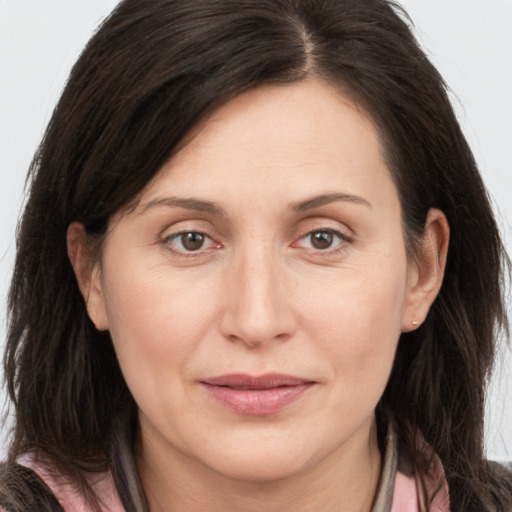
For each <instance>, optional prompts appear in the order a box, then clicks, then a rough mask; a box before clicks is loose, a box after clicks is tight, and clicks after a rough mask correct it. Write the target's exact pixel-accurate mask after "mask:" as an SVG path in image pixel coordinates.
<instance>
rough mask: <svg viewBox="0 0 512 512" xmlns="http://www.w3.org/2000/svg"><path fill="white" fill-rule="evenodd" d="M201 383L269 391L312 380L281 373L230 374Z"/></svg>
mask: <svg viewBox="0 0 512 512" xmlns="http://www.w3.org/2000/svg"><path fill="white" fill-rule="evenodd" d="M201 382H202V383H204V384H209V385H210V386H224V387H230V388H237V389H271V388H278V387H283V386H300V385H301V384H312V383H313V381H312V380H308V379H303V378H301V377H294V376H293V375H285V374H282V373H266V374H264V375H259V376H253V375H247V374H244V373H231V374H228V375H220V376H218V377H211V378H207V379H202V380H201Z"/></svg>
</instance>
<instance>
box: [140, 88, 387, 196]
mask: <svg viewBox="0 0 512 512" xmlns="http://www.w3.org/2000/svg"><path fill="white" fill-rule="evenodd" d="M171 189H172V192H173V195H175V193H180V194H185V195H187V196H188V197H194V196H201V197H206V198H208V199H211V200H212V201H215V202H218V201H219V200H222V201H226V200H235V199H237V198H239V199H241V200H242V201H247V200H252V199H256V198H258V200H259V201H260V202H261V200H262V197H261V196H264V195H265V192H267V194H268V191H269V189H272V193H273V196H275V195H276V194H275V192H276V190H277V191H279V193H280V194H279V195H280V197H281V198H282V199H283V201H284V200H289V202H294V201H298V200H301V199H303V198H306V197H310V196H312V195H314V194H315V193H319V194H320V193H331V192H336V193H339V192H341V193H345V194H353V195H359V196H361V195H363V194H365V195H368V194H369V195H370V196H371V195H374V196H376V197H373V198H372V199H373V200H374V201H375V200H377V202H378V201H381V200H382V199H384V200H387V199H388V198H387V196H386V194H387V193H391V195H396V190H395V187H394V185H393V183H392V180H391V177H390V174H389V171H388V168H387V166H386V164H385V160H384V158H383V148H382V143H381V139H380V136H379V133H378V130H377V129H376V128H375V126H374V123H373V122H372V120H371V119H370V117H369V116H368V115H367V114H366V113H365V112H364V111H363V110H362V109H361V108H359V107H358V106H357V105H356V104H354V103H353V102H352V101H350V99H349V98H347V97H345V96H343V95H342V94H341V93H340V92H339V91H338V90H336V89H334V88H333V87H331V86H330V85H329V84H327V83H325V82H321V81H317V80H305V81H302V82H299V83H295V84H291V85H268V86H262V87H259V88H257V89H254V90H251V91H248V92H246V93H244V94H241V95H240V96H238V97H236V98H234V99H232V100H231V101H229V102H227V103H226V104H225V105H223V106H222V107H221V108H219V109H218V110H217V111H215V112H214V113H213V114H211V115H210V116H209V117H208V118H206V119H205V120H204V121H203V122H201V123H200V124H199V125H198V126H197V127H196V128H195V129H194V130H193V131H192V132H191V134H190V135H189V137H188V138H187V140H186V143H185V144H184V145H183V146H182V148H181V149H180V150H179V151H178V152H177V153H176V154H175V155H174V156H173V157H172V158H171V159H170V160H169V161H168V162H167V163H166V164H165V165H164V166H163V168H162V169H161V170H160V172H159V173H158V175H157V177H156V178H155V179H154V180H153V181H152V182H150V184H149V186H148V187H147V188H146V189H145V191H144V193H143V197H142V199H143V201H141V202H147V201H151V200H152V199H154V198H156V197H157V196H158V195H159V194H161V193H165V192H170V191H171ZM260 192H261V194H260V197H259V196H258V193H260ZM388 195H389V194H388ZM379 196H381V197H379ZM139 204H140V203H139ZM261 205H262V206H263V203H261Z"/></svg>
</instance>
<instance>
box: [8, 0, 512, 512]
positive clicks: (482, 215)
mask: <svg viewBox="0 0 512 512" xmlns="http://www.w3.org/2000/svg"><path fill="white" fill-rule="evenodd" d="M401 16H402V13H401V12H400V10H399V8H398V7H397V6H395V5H392V4H391V3H388V2H384V1H382V0H350V1H349V0H346V1H343V0H316V1H315V0H268V1H262V0H258V1H251V0H243V1H237V2H228V1H212V0H179V1H170V0H162V1H158V2H155V1H154V0H151V1H149V0H126V1H124V2H122V3H121V4H120V5H119V6H118V8H117V9H116V10H115V11H114V13H113V14H112V15H111V16H110V17H109V18H108V19H107V20H106V22H105V23H104V24H103V25H102V27H101V28H100V30H99V31H98V33H97V34H96V35H95V36H94V37H93V39H92V40H91V41H90V43H89V44H88V46H87V48H86V50H85V51H84V53H83V55H82V56H81V58H80V59H79V61H78V62H77V64H76V65H75V67H74V69H73V71H72V74H71V77H70V79H69V81H68V84H67V86H66V88H65V91H64V93H63V95H62V98H61V100H60V102H59V105H58V106H57V109H56V111H55V113H54V115H53V118H52V120H51V122H50V125H49V127H48V130H47V133H46V135H45V138H44V140H43V143H42V145H41V147H40V149H39V151H38V154H37V155H36V158H35V160H34V163H33V166H32V170H31V185H30V187H31V188H30V195H29V198H28V201H27V205H26V208H25V211H24V214H23V217H22V220H21V224H20V231H19V241H18V243H19V246H18V254H17V260H16V266H15V272H14V277H13V281H12V287H11V294H10V323H9V334H8V343H7V349H6V354H5V368H6V376H7V383H8V388H9V393H10V396H11V399H12V401H13V404H14V406H13V407H14V413H15V419H16V424H15V430H14V436H13V441H12V445H11V447H10V453H9V460H8V462H7V463H6V464H4V466H3V473H2V490H1V492H0V503H1V504H2V506H3V507H4V508H5V510H8V511H10V510H29V509H30V507H32V509H33V510H41V509H45V510H62V509H65V510H127V511H139V510H150V511H152V512H154V511H158V510H344V511H351V510H368V511H369V510H374V511H389V510H392V511H397V510H456V511H458V510H461V511H462V510H465V511H466V510H478V511H480V510H509V509H510V507H511V505H512V490H511V484H510V477H509V476H508V475H506V474H505V471H504V470H501V469H500V468H498V467H491V466H490V465H489V464H488V463H487V462H486V461H485V460H484V459H483V448H482V426H483V401H484V387H485V386H484V384H485V381H486V378H487V376H488V373H489V371H490V369H491V366H492V362H493V354H494V347H495V339H496V337H495V336H496V331H497V329H499V328H500V327H505V326H506V319H505V315H504V308H503V299H502V293H501V282H502V278H503V273H504V269H505V268H506V263H507V259H506V256H505V254H504V251H503V246H502V243H501V240H500V237H499V234H498V231H497V229H496V224H495V221H494V218H493V214H492V211H491V208H490V205H489V201H488V198H487V196H486V192H485V189H484V186H483V184H482V181H481V178H480V176H479V174H478V171H477V169H476V166H475V163H474V160H473V158H472V155H471V152H470V150H469V148H468V146H467V143H466V141H465V139H464V137H463V136H462V134H461V131H460V129H459V126H458V124H457V122H456V120H455V117H454V114H453V111H452V109H451V106H450V104H449V101H448V99H447V96H446V92H445V90H444V87H443V83H442V80H441V78H440V76H439V75H438V73H437V72H436V71H435V69H434V68H433V67H432V66H431V64H430V63H429V62H428V60H427V59H426V57H425V56H424V54H423V53H422V52H421V50H420V49H419V48H418V46H417V44H416V42H415V41H414V39H413V37H412V35H411V33H410V31H409V29H408V27H407V25H406V23H405V22H404V20H403V18H402V17H401ZM48 205H52V207H51V208H48ZM454 369H456V372H455V371H454Z"/></svg>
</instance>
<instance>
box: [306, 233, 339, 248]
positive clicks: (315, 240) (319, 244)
mask: <svg viewBox="0 0 512 512" xmlns="http://www.w3.org/2000/svg"><path fill="white" fill-rule="evenodd" d="M310 237H311V245H312V247H314V248H315V249H318V250H325V249H329V248H330V247H331V246H332V243H333V241H334V233H333V232H332V231H315V232H314V233H311V234H310Z"/></svg>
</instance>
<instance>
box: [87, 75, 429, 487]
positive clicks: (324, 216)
mask: <svg viewBox="0 0 512 512" xmlns="http://www.w3.org/2000/svg"><path fill="white" fill-rule="evenodd" d="M421 276H422V273H421V271H420V270H419V269H418V268H417V265H416V264H412V263H410V261H409V259H408V257H407V254H406V250H405V245H404V235H403V232H402V223H401V209H400V202H399V197H398V194H397V190H396V188H395V185H394V183H393V181H392V178H391V176H390V173H389V170H388V169H387V167H386V164H385V163H384V159H383V148H382V147H381V141H380V139H379V135H378V133H377V131H376V129H375V127H374V126H373V124H372V122H371V120H370V119H369V118H368V117H366V116H365V115H364V114H363V113H362V112H361V111H360V110H358V109H357V108H356V107H355V106H354V105H352V104H351V103H350V102H349V101H348V99H346V98H344V97H343V96H340V94H339V93H337V92H334V91H333V90H331V89H330V88H329V87H328V86H327V85H326V84H323V83H320V82H316V81H304V82H301V83H298V84H295V85H289V86H285V87H282V86H280V87H278V86H268V87H262V88H259V89H256V90H253V91H250V92H247V93H245V94H243V95H241V96H239V97H237V98H235V99H234V100H232V101H231V102H229V103H227V104H226V105H225V106H223V107H222V108H220V109H219V110H218V111H217V112H216V113H215V114H213V115H212V116H211V117H210V118H209V119H208V120H206V121H205V122H203V124H202V125H201V126H199V127H198V128H197V129H196V130H195V132H194V134H193V135H192V136H191V137H190V139H189V140H188V143H187V145H186V146H185V147H184V148H183V149H182V150H181V151H180V152H179V153H178V154H176V155H175V156H174V157H173V158H171V159H170V160H169V161H168V163H167V164H166V165H165V166H164V167H163V168H162V169H161V171H160V172H159V174H158V176H157V177H156V178H155V179H154V180H153V181H152V182H151V183H150V184H149V185H148V187H147V188H146V189H145V190H144V191H143V193H142V194H141V197H140V201H139V203H138V206H137V208H135V209H134V210H133V211H130V212H124V213H119V214H118V215H117V216H116V217H115V218H114V219H113V220H112V222H111V225H110V229H109V232H108V234H107V236H106V240H105V244H104V250H103V253H102V257H101V260H100V261H98V262H97V263H96V265H95V266H94V269H93V272H92V277H91V281H90V286H89V293H88V296H87V298H88V310H89V313H90V316H91V318H92V319H93V321H94V322H95V324H96V326H97V327H98V328H100V329H109V330H110V333H111V336H112V339H113V343H114V346H115V350H116V353H117V356H118V358H119V362H120V365H121V369H122V371H123V374H124V377H125V379H126V382H127V384H128V386H129V388H130V390H131V392H132V394H133V396H134V398H135V401H136V402H137V404H138V406H139V414H140V436H141V443H142V444H143V445H146V446H152V447H153V449H154V452H155V453H156V452H158V453H161V454H165V455H166V457H169V456H170V457H173V456H176V457H181V458H183V459H187V460H190V461H194V463H196V464H200V465H201V466H202V467H203V468H207V469H208V470H209V471H213V472H216V473H218V474H222V475H224V476H228V477H234V478H247V479H262V480H264V479H273V478H283V477H286V476H287V475H291V474H294V473H297V472H300V471H302V470H304V469H306V468H310V467H313V466H315V464H319V463H320V462H321V461H325V460H328V459H330V458H333V459H335V458H336V457H340V456H342V454H346V453H349V452H351V451H357V449H359V448H360V447H364V446H365V445H367V443H368V435H369V431H370V427H371V425H372V423H373V421H374V410H375V407H376V405H377V402H378V401H379V398H380V397H381V395H382V393H383V391H384V388H385V386H386V382H387V380H388V377H389V374H390V371H391V367H392V363H393V358H394V354H395V350H396V347H397V342H398V338H399V335H400V333H401V332H402V331H403V330H408V329H409V327H408V326H409V325H411V322H412V321H414V320H419V321H421V320H422V318H421V317H422V316H423V313H425V314H426V310H425V311H424V308H423V309H422V307H423V306H422V304H423V303H422V302H421V301H420V299H418V296H420V295H421V293H419V292H418V288H419V286H420V284H421V283H420V284H419V282H420V281H421V279H422V277H421ZM422 297H423V295H422ZM424 302H425V301H424ZM425 307H428V306H425ZM416 313H417V314H418V317H414V315H415V314H416ZM358 447H359V448H358Z"/></svg>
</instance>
